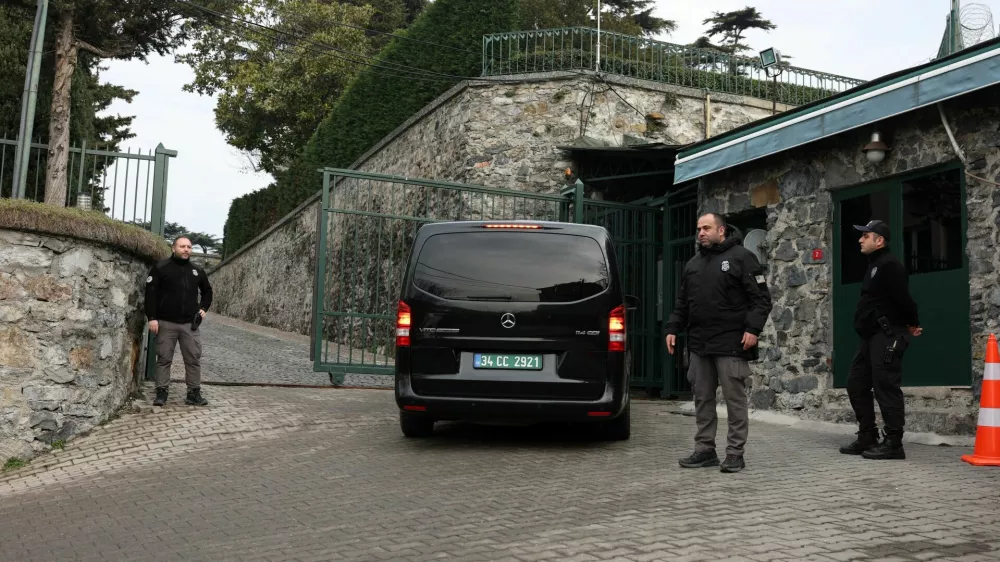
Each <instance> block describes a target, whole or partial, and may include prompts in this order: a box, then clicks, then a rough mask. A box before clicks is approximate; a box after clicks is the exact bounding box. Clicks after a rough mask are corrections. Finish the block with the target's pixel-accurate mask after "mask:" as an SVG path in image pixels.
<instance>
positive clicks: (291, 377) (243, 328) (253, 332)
mask: <svg viewBox="0 0 1000 562" xmlns="http://www.w3.org/2000/svg"><path fill="white" fill-rule="evenodd" d="M201 329H202V330H203V332H202V335H201V338H202V349H203V357H202V360H201V362H202V369H201V371H202V373H201V378H202V380H203V381H204V382H206V383H244V384H280V385H303V386H311V385H326V386H329V385H330V379H329V376H328V375H327V374H326V373H314V372H313V365H312V361H310V360H309V336H304V335H302V334H293V333H289V332H281V331H279V330H275V329H272V328H265V327H262V326H256V325H254V324H249V323H246V322H241V321H239V320H235V319H232V318H227V317H225V316H220V315H218V314H209V315H208V316H207V317H206V318H205V322H204V323H203V324H202V328H201ZM170 378H171V380H174V381H178V382H181V381H183V380H184V364H183V362H182V361H181V356H180V352H179V351H178V352H177V353H175V354H174V364H173V368H172V369H171V377H170ZM344 386H362V387H376V388H392V377H390V376H379V375H354V374H350V375H347V376H346V377H345V379H344Z"/></svg>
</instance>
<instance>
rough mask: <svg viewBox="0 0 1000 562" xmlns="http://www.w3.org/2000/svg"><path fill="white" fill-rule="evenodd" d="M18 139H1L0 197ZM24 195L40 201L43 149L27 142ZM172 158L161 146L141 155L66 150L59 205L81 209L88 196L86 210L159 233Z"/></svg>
mask: <svg viewBox="0 0 1000 562" xmlns="http://www.w3.org/2000/svg"><path fill="white" fill-rule="evenodd" d="M17 144H18V143H17V140H13V139H7V138H6V137H4V138H0V197H3V198H7V197H11V193H12V192H13V191H12V190H13V184H14V165H15V157H16V152H17ZM30 147H31V148H30V153H29V157H28V168H27V170H26V171H25V177H26V178H27V181H26V185H25V188H24V196H25V198H27V199H31V200H34V201H44V199H45V173H46V165H47V163H48V145H46V144H42V143H31V145H30ZM176 155H177V152H175V151H173V150H167V149H165V148H163V145H162V144H161V145H160V146H158V147H156V149H155V150H148V151H146V152H143V151H140V150H136V151H134V152H133V151H132V149H128V150H127V151H126V152H115V151H108V150H100V149H99V148H96V147H93V146H91V147H88V146H87V143H82V144H81V145H80V146H74V147H70V149H69V158H68V163H67V173H66V176H67V189H66V198H65V200H64V201H63V203H64V204H65V205H66V206H68V207H70V206H71V207H76V206H80V203H81V200H80V199H81V198H80V196H81V195H86V196H88V197H89V198H90V208H91V209H95V210H98V211H101V212H103V213H104V214H105V215H107V216H108V217H110V218H112V219H114V220H118V221H122V222H127V223H131V224H135V225H137V226H140V227H142V228H145V229H146V230H153V231H154V232H158V233H159V234H161V235H162V229H163V215H164V206H165V203H166V201H165V199H166V184H167V172H168V169H169V165H170V158H171V157H174V156H176Z"/></svg>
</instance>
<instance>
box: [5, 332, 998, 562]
mask: <svg viewBox="0 0 1000 562" xmlns="http://www.w3.org/2000/svg"><path fill="white" fill-rule="evenodd" d="M249 337H250V336H249V335H248V336H247V338H249ZM257 350H258V348H257V347H256V346H249V347H246V348H245V349H244V350H243V351H241V353H244V354H247V355H250V356H254V354H255V353H264V351H263V350H260V351H257ZM255 358H256V359H261V360H263V359H265V358H263V357H255ZM279 368H280V366H279ZM206 395H207V397H208V399H209V400H210V401H211V404H210V406H208V407H207V408H201V409H195V408H191V407H186V406H184V405H183V404H182V403H181V401H182V399H183V388H182V385H176V387H175V388H174V389H173V390H172V395H171V402H170V403H169V404H168V405H167V407H165V408H162V409H160V408H157V409H155V411H154V412H153V413H142V414H128V415H125V416H123V417H121V418H119V419H116V420H114V421H112V422H110V423H108V424H107V425H106V426H104V427H102V428H100V429H98V430H96V431H95V432H94V433H92V434H91V435H89V436H86V437H84V438H81V439H77V440H74V441H71V442H70V443H69V444H67V446H66V449H65V450H63V451H58V452H57V453H56V454H53V455H49V456H46V457H44V458H39V459H36V460H35V461H33V462H32V463H31V464H30V465H28V466H27V467H25V468H23V469H20V470H18V471H16V472H13V473H6V474H4V475H0V560H4V561H6V560H18V561H22V560H23V561H27V560H46V561H47V560H351V561H353V560H372V561H379V560H410V561H419V560H437V559H448V560H462V561H465V560H469V561H480V560H496V561H500V560H503V561H509V562H532V561H548V560H553V561H555V560H558V561H567V560H575V561H584V560H619V561H625V560H628V561H636V562H638V561H647V560H675V561H685V560H753V561H760V562H765V561H770V560H823V561H826V562H829V561H835V560H862V559H866V560H867V559H871V560H898V561H918V560H956V561H957V560H966V561H974V560H983V561H985V560H998V559H1000V532H998V530H1000V469H991V468H976V467H971V466H969V465H966V464H965V463H962V462H961V461H960V460H959V455H960V454H962V453H965V452H967V450H968V449H967V448H951V447H931V446H921V445H910V444H908V445H907V454H908V456H909V458H908V459H907V460H906V461H902V462H876V461H867V460H864V459H860V458H856V457H846V456H843V455H840V454H839V453H837V451H836V448H837V446H838V445H839V444H840V443H841V442H842V441H843V439H844V436H842V435H833V434H828V433H817V432H809V431H802V430H796V429H792V428H788V427H783V426H774V425H766V424H764V423H752V425H751V430H750V443H749V447H748V452H747V462H748V468H747V469H746V470H745V471H744V472H742V473H740V474H735V475H728V474H722V473H720V472H719V471H718V469H701V470H688V469H681V468H679V467H678V466H677V463H676V459H677V458H678V457H680V456H683V455H685V454H687V453H688V452H689V449H690V447H691V437H692V435H693V432H694V428H693V420H692V418H690V417H688V416H683V415H678V414H677V413H675V412H674V411H673V410H672V408H671V406H670V405H669V404H666V403H663V402H636V404H635V406H634V408H635V411H634V414H633V424H634V425H633V438H632V439H631V440H630V441H628V442H624V443H603V442H595V441H591V440H589V439H587V438H586V436H585V434H582V433H580V432H576V431H571V430H567V429H566V428H561V427H551V428H542V429H537V428H516V427H515V428H509V427H479V426H471V425H463V424H449V425H440V424H439V428H438V432H437V434H436V435H435V437H433V438H431V439H428V440H407V439H405V438H403V437H402V435H401V434H400V432H399V428H398V425H397V422H396V415H395V408H394V404H393V400H392V394H391V392H390V391H386V390H343V389H332V388H322V389H315V388H261V387H208V388H206ZM723 426H724V424H723ZM720 437H722V436H721V435H720ZM722 438H723V439H724V437H722Z"/></svg>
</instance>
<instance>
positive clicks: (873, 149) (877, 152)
mask: <svg viewBox="0 0 1000 562" xmlns="http://www.w3.org/2000/svg"><path fill="white" fill-rule="evenodd" d="M888 150H889V145H887V144H885V143H884V142H882V133H880V132H878V131H873V132H872V140H871V142H869V143H868V144H866V145H865V147H864V148H862V149H861V152H864V153H865V156H867V157H868V161H869V162H872V163H874V164H878V163H879V162H881V161H882V160H884V159H885V153H886V152H887V151H888Z"/></svg>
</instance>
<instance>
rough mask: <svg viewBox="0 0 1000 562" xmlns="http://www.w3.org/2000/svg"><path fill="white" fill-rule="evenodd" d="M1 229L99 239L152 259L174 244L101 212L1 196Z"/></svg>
mask: <svg viewBox="0 0 1000 562" xmlns="http://www.w3.org/2000/svg"><path fill="white" fill-rule="evenodd" d="M0 228H9V229H12V230H24V231H31V232H37V233H41V234H53V235H56V236H68V237H71V238H77V239H80V240H87V241H91V242H98V243H101V244H104V245H107V246H111V247H113V248H116V249H119V250H123V251H125V252H128V253H130V254H134V255H136V256H139V257H143V258H147V259H150V260H160V259H164V258H166V257H168V256H169V255H170V244H168V243H167V241H166V240H164V239H163V238H161V237H159V236H157V235H155V234H153V233H152V232H149V231H147V230H143V229H141V228H139V227H137V226H133V225H130V224H126V223H124V222H121V221H116V220H113V219H111V218H109V217H108V216H106V215H104V214H103V213H101V212H99V211H85V210H83V209H77V208H75V207H56V206H54V205H46V204H45V203H38V202H35V201H28V200H25V199H0Z"/></svg>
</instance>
